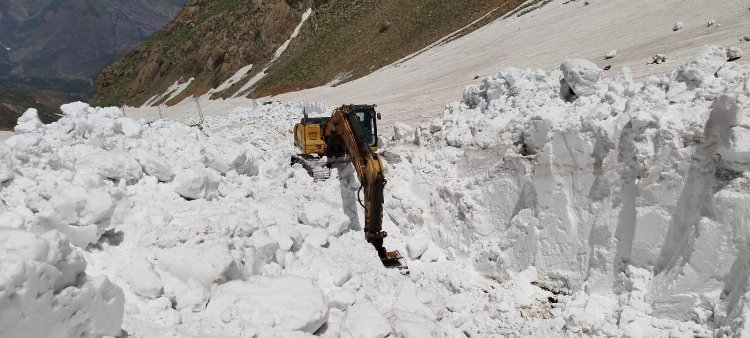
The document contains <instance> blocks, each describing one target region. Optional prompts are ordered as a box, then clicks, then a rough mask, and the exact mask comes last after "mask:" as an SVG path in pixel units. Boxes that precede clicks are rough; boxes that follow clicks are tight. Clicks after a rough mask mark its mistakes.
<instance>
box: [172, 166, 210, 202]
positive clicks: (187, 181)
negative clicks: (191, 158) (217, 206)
mask: <svg viewBox="0 0 750 338" xmlns="http://www.w3.org/2000/svg"><path fill="white" fill-rule="evenodd" d="M173 184H174V190H175V192H176V193H177V194H179V195H180V196H182V197H185V198H187V199H192V200H196V199H200V198H204V199H207V200H212V199H214V198H216V197H217V196H218V195H219V178H218V177H217V176H216V174H214V173H212V172H211V171H209V170H207V169H203V168H190V169H187V170H184V171H181V172H180V173H178V174H177V175H176V176H175V178H174V182H173Z"/></svg>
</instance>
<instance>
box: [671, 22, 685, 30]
mask: <svg viewBox="0 0 750 338" xmlns="http://www.w3.org/2000/svg"><path fill="white" fill-rule="evenodd" d="M683 29H685V24H684V23H683V22H682V21H677V22H675V24H674V26H672V30H673V31H675V32H676V31H679V30H683Z"/></svg>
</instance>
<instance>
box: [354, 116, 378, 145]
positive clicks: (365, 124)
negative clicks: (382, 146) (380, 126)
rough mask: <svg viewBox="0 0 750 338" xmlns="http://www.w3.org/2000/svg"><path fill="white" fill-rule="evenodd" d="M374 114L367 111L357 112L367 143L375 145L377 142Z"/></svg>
mask: <svg viewBox="0 0 750 338" xmlns="http://www.w3.org/2000/svg"><path fill="white" fill-rule="evenodd" d="M373 117H374V116H373V114H367V113H366V112H357V121H359V126H360V128H361V129H362V133H363V134H364V135H362V136H363V138H364V140H365V142H367V145H369V146H373V145H374V144H375V142H376V139H375V128H374V127H373Z"/></svg>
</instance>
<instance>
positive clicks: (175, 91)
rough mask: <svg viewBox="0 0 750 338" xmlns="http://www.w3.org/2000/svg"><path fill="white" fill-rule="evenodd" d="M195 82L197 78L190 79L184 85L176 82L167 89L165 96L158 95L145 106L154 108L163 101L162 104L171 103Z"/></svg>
mask: <svg viewBox="0 0 750 338" xmlns="http://www.w3.org/2000/svg"><path fill="white" fill-rule="evenodd" d="M193 80H195V78H192V77H191V78H190V79H188V80H187V81H185V82H183V83H180V81H175V82H174V83H173V84H172V85H171V86H169V88H167V90H166V91H164V93H163V94H161V95H156V96H154V97H152V98H150V99H149V100H148V101H146V103H145V104H144V105H145V106H153V105H155V104H156V103H157V102H160V101H162V102H169V101H170V100H172V99H174V98H175V97H177V96H178V95H180V93H182V92H183V91H184V90H185V89H187V87H188V86H190V84H191V83H192V82H193Z"/></svg>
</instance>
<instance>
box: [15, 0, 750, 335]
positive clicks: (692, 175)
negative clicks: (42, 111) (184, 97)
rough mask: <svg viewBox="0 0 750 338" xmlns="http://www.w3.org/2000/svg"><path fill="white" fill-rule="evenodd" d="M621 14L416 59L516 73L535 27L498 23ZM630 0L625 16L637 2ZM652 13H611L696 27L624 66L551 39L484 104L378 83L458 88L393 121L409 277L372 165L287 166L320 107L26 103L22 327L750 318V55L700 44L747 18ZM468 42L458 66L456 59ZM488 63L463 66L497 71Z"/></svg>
mask: <svg viewBox="0 0 750 338" xmlns="http://www.w3.org/2000/svg"><path fill="white" fill-rule="evenodd" d="M611 3H612V2H611V1H608V2H598V1H592V2H591V4H590V5H589V6H585V7H582V6H577V7H576V6H575V3H571V4H568V5H562V4H560V3H558V2H553V3H551V4H549V5H547V6H545V7H542V8H541V9H539V10H537V11H535V12H532V13H530V14H527V15H525V16H523V17H520V18H508V19H506V20H502V21H498V22H496V23H494V24H491V25H490V26H488V27H486V28H485V29H482V30H480V31H478V32H477V33H474V34H471V35H469V36H468V37H466V38H463V39H458V40H455V41H453V42H451V43H448V44H444V45H440V46H435V47H434V48H432V49H429V50H427V51H425V52H424V53H422V54H420V55H417V56H415V57H414V58H412V59H410V60H408V61H405V62H404V63H403V64H402V65H401V66H400V68H403V67H408V68H411V67H414V68H419V67H424V66H423V65H422V63H423V62H428V61H435V59H434V58H435V57H437V55H438V54H435V53H436V52H437V51H442V52H443V53H445V54H443V56H444V57H445V58H446V59H449V58H452V59H450V60H453V61H455V60H458V59H460V60H462V61H466V62H467V63H468V64H469V66H470V65H471V64H472V63H473V62H476V61H477V60H480V59H482V58H483V57H484V56H483V55H485V54H484V53H485V52H477V53H473V52H471V51H477V49H476V48H478V47H477V46H488V45H492V46H493V47H492V48H489V47H487V48H489V49H488V50H487V53H488V54H487V55H489V53H495V59H498V60H501V62H506V61H507V60H510V59H509V58H508V57H507V56H505V57H498V56H497V55H499V54H497V53H496V52H497V51H496V50H494V49H493V48H496V47H494V46H495V45H498V46H500V47H503V48H507V47H508V45H506V44H507V43H510V44H513V43H514V39H517V38H516V37H514V36H515V35H509V36H507V38H504V39H501V40H498V39H497V38H496V37H497V36H498V35H494V37H495V38H494V39H487V41H485V42H483V43H486V44H485V45H481V44H479V45H477V44H476V43H477V41H484V40H481V39H480V40H477V37H485V38H486V37H487V35H484V34H488V32H493V29H501V28H502V29H514V28H516V27H515V26H514V25H516V24H524V25H525V24H531V23H534V22H535V21H536V20H541V19H544V20H548V21H546V22H547V23H548V25H547V26H544V27H545V28H544V29H542V30H541V31H542V33H544V31H545V30H547V29H548V28H549V29H557V28H559V26H557V25H558V21H554V20H550V19H551V18H552V19H554V18H556V19H559V20H561V21H562V24H569V25H570V24H571V22H570V21H566V20H569V16H570V15H571V13H573V12H574V11H584V10H585V11H589V10H590V11H591V13H588V12H587V13H588V14H587V15H584V19H592V20H593V21H597V20H601V21H607V22H610V21H612V20H611V16H609V17H601V18H600V17H598V16H595V14H596V15H601V14H602V13H603V12H602V11H605V10H607V9H609V10H611V9H612V7H611V6H613V5H612V4H611ZM630 3H631V2H628V3H627V4H625V3H618V6H620V7H618V8H621V9H622V11H623V13H625V12H631V11H634V10H633V8H635V7H632V8H631V7H630V6H631V5H630ZM632 3H633V4H634V5H633V6H642V7H643V8H645V9H647V10H645V11H643V13H641V12H639V13H640V14H642V15H643V17H644V19H643V22H644V25H643V27H626V28H623V27H619V26H618V24H617V23H616V22H615V23H613V28H612V31H613V32H615V33H617V34H624V36H630V35H629V34H633V32H632V31H629V29H635V30H638V29H641V28H643V29H644V30H645V33H644V34H643V36H641V37H639V38H644V36H645V37H646V38H648V37H652V38H654V37H661V36H663V35H664V34H668V35H674V36H678V38H677V39H675V40H674V41H672V40H670V42H669V43H664V44H662V45H660V46H657V47H654V48H644V47H643V46H641V45H638V44H639V43H640V42H634V41H625V40H613V41H610V42H609V43H607V44H606V46H612V47H616V48H618V51H620V52H619V55H618V57H617V59H616V61H617V62H618V63H616V64H614V65H615V67H616V68H615V69H613V70H612V71H610V72H607V71H601V70H599V67H598V66H597V65H596V64H592V63H590V62H588V61H585V59H581V57H583V56H587V55H590V56H591V57H590V58H589V59H599V60H601V51H602V50H601V48H602V46H605V44H603V43H600V42H601V41H599V42H597V40H599V39H600V37H599V35H595V34H594V35H591V36H593V37H595V38H592V39H591V40H592V41H593V42H592V45H589V44H588V43H587V42H583V43H580V44H576V43H574V42H575V41H571V42H570V43H566V44H560V45H559V46H560V47H555V48H560V50H556V51H555V53H557V52H560V53H564V52H565V48H570V47H568V46H569V45H574V47H575V48H578V49H580V53H577V52H576V53H572V52H568V53H564V55H566V56H568V57H569V59H568V60H563V59H564V57H561V56H560V55H557V56H555V57H556V58H555V61H554V64H547V61H545V60H549V59H551V58H552V57H553V56H554V55H550V54H548V51H549V50H547V49H544V48H541V49H537V50H536V51H537V52H539V54H538V55H537V54H534V55H536V57H534V58H528V60H529V61H528V62H529V63H523V62H519V63H518V64H519V65H520V66H522V67H529V66H537V67H542V68H543V69H527V68H505V67H500V66H498V65H497V64H496V63H488V66H487V67H494V68H492V70H491V71H489V70H488V71H487V72H486V73H489V74H490V75H489V76H486V77H484V78H481V79H480V80H479V81H478V82H476V83H474V84H471V85H469V86H467V87H466V88H465V89H464V90H463V92H461V91H460V90H455V88H454V87H455V86H453V82H456V83H457V84H456V85H459V84H460V81H455V80H454V79H449V80H450V81H452V84H451V85H450V86H444V87H440V89H435V88H438V87H435V86H433V85H432V84H431V85H430V86H423V87H419V86H418V83H415V82H408V83H409V84H411V85H413V87H411V86H407V85H405V84H404V83H406V82H404V78H402V77H398V76H396V77H395V78H394V84H393V87H389V88H387V89H383V90H384V92H383V91H381V92H378V93H375V94H383V93H386V94H387V91H388V90H391V91H393V90H395V89H393V88H396V87H398V86H401V87H398V90H399V91H403V94H404V95H407V96H404V97H408V98H409V99H410V100H407V101H405V103H404V106H405V107H408V109H414V107H422V108H424V107H428V106H429V105H425V103H424V102H420V100H419V99H417V98H419V97H430V98H431V100H433V101H434V100H437V99H440V98H445V96H444V95H445V94H443V91H451V90H455V91H456V92H455V93H451V94H450V95H449V96H451V97H454V96H455V98H457V99H459V100H458V101H453V102H450V103H448V104H446V105H445V106H444V109H442V110H441V111H442V114H435V112H434V111H425V112H424V114H426V115H425V116H424V117H420V118H419V119H422V120H425V121H424V123H421V124H418V125H416V126H413V125H409V124H406V123H396V122H395V121H394V123H393V127H394V128H393V129H392V130H391V128H381V134H383V135H382V137H381V140H380V143H379V148H380V152H381V154H382V155H383V156H382V158H383V160H384V164H385V168H386V176H387V179H388V184H387V185H386V190H385V205H384V217H383V228H384V230H385V231H387V232H388V237H387V238H386V243H385V246H386V247H387V248H388V249H397V250H399V251H400V252H401V253H402V254H403V255H404V256H405V257H406V259H407V260H408V265H409V272H410V274H408V275H404V274H401V273H400V272H399V271H397V270H390V269H386V268H384V267H383V266H382V264H381V262H380V261H379V259H378V258H377V254H376V252H375V250H374V248H373V247H372V246H371V245H370V244H368V243H367V242H366V240H365V238H364V235H363V233H362V230H361V229H362V227H363V225H364V210H363V208H362V207H361V206H359V204H358V203H357V193H358V189H359V187H360V184H359V182H358V181H357V178H356V175H355V173H354V170H353V168H352V166H351V165H348V164H337V165H335V166H333V168H332V172H331V177H330V178H329V179H327V180H324V181H317V182H316V181H314V180H313V179H312V178H311V177H309V175H308V174H307V172H306V171H305V170H304V169H303V168H301V167H299V166H290V165H289V157H290V155H292V154H294V153H295V152H296V150H295V149H294V147H293V144H292V142H291V132H292V127H293V125H294V123H295V122H297V121H299V119H300V118H301V117H302V116H303V111H305V112H307V113H309V114H310V115H312V116H323V115H327V114H328V108H327V107H326V104H324V103H314V102H308V103H280V102H275V103H269V104H263V105H256V104H255V103H253V102H250V101H244V102H242V101H232V100H225V101H212V102H207V104H206V105H205V106H204V108H205V109H206V111H207V112H211V115H207V116H206V117H205V120H204V121H203V125H202V128H200V129H199V128H193V127H189V125H191V124H192V123H191V122H192V121H191V120H189V119H186V118H185V117H187V116H188V115H189V114H188V113H189V111H188V110H187V109H185V107H184V106H179V105H178V106H176V107H173V108H172V109H173V110H172V112H168V114H167V115H168V117H169V118H175V117H183V119H182V120H179V119H178V120H169V119H166V120H158V121H155V122H151V123H145V122H144V121H141V120H131V119H130V118H125V117H124V116H123V114H122V111H121V110H120V109H118V108H95V107H89V106H88V105H87V104H84V103H80V102H78V103H73V104H68V105H65V106H63V107H61V110H62V111H63V114H64V116H63V117H62V118H61V119H60V120H59V121H58V122H55V123H52V124H49V125H43V124H40V123H37V122H36V119H34V115H35V114H34V113H32V112H27V116H26V118H25V119H23V120H22V121H21V123H20V128H19V129H18V130H20V131H21V132H18V133H17V134H16V135H14V136H12V137H10V138H9V139H7V140H6V141H5V142H4V143H3V144H2V145H0V180H1V181H3V183H2V185H1V186H0V327H2V328H3V330H2V332H0V336H3V337H4V336H8V337H16V336H50V335H63V336H105V335H107V336H133V337H163V336H177V337H195V336H198V337H203V336H211V337H213V336H262V337H263V336H285V337H286V336H300V337H304V336H310V335H312V334H315V335H320V336H323V337H339V336H344V337H355V336H357V337H385V336H389V335H390V336H394V337H402V336H403V337H422V336H428V337H429V336H441V337H461V336H550V337H556V336H615V337H622V336H649V337H651V336H653V337H668V336H677V337H684V336H722V335H727V336H731V335H738V334H739V335H741V334H743V333H747V332H750V325H748V323H750V308H748V306H747V304H748V303H749V302H748V300H750V292H748V290H747V285H748V276H750V269H748V267H747V264H746V262H747V260H748V259H749V258H750V256H748V252H747V245H748V238H747V233H748V231H747V229H746V228H747V226H748V221H747V220H748V219H750V188H749V187H750V116H749V115H748V112H750V107H749V106H748V105H749V104H750V67H749V66H747V65H746V64H743V63H738V62H729V61H728V59H729V55H728V53H727V51H728V50H729V48H727V47H720V46H706V47H700V48H692V47H690V48H688V47H685V45H684V43H685V41H686V40H685V39H681V38H679V37H680V34H690V32H694V31H695V30H696V29H698V27H699V26H702V25H701V24H700V23H702V22H705V19H706V17H707V16H708V15H710V17H711V18H716V19H717V20H721V22H722V23H726V25H725V26H723V27H722V28H721V29H711V30H710V31H711V32H710V33H706V34H712V35H709V38H711V39H715V40H717V41H719V42H721V41H723V40H722V39H724V36H725V35H723V34H727V35H729V34H730V33H731V34H734V33H733V32H735V33H736V31H735V30H733V29H736V27H738V26H739V25H738V22H737V19H736V17H735V16H734V14H733V13H730V11H729V10H726V9H723V8H719V7H721V6H713V7H712V8H711V11H714V10H715V11H716V12H711V13H705V14H701V16H700V17H698V16H696V15H695V11H696V8H697V7H696V6H695V2H693V1H686V2H684V5H682V6H684V7H680V8H681V9H683V11H682V12H680V13H679V15H680V18H679V19H680V20H684V21H685V22H686V23H687V25H686V27H687V28H685V29H684V30H682V31H679V32H677V33H673V32H670V31H669V29H668V28H669V27H668V26H666V27H664V24H665V23H667V24H668V23H669V22H671V21H672V20H674V19H675V18H672V19H670V18H671V14H670V16H669V18H667V19H664V17H665V14H664V13H663V11H665V10H666V9H665V7H662V5H663V6H677V5H676V2H674V1H664V3H663V4H662V3H661V2H659V3H655V2H648V6H654V7H648V6H646V5H645V2H642V1H633V2H632ZM727 3H728V4H729V5H728V6H731V5H735V4H736V2H731V1H728V2H727ZM714 7H716V8H719V9H716V8H714ZM581 8H583V9H581ZM703 10H706V9H705V6H704V7H703ZM659 11H662V13H659ZM651 12H657V14H653V15H652V14H651ZM617 13H619V12H617ZM670 13H671V12H670ZM659 15H661V18H660V20H656V19H655V18H656V17H657V16H659ZM589 16H590V17H589ZM699 19H700V21H698V20H699ZM696 22H697V23H698V24H696ZM547 27H548V28H547ZM571 27H575V28H576V29H580V30H582V33H581V34H586V30H587V29H588V28H587V27H584V26H581V25H580V24H578V25H571ZM733 27H734V28H733ZM619 28H623V29H622V30H621V31H617V29H619ZM700 29H702V31H708V30H706V29H705V27H700ZM725 29H726V31H724V30H725ZM514 31H515V30H514ZM665 31H666V32H665ZM494 32H495V33H497V32H498V31H494ZM655 32H656V33H655ZM547 33H549V31H547ZM531 34H532V33H531V31H530V32H529V33H525V32H524V33H521V34H518V35H519V36H524V37H525V38H529V35H531ZM533 34H536V33H533ZM608 34H610V33H609V31H607V32H604V33H603V34H602V35H604V36H607V35H608ZM735 35H736V34H735ZM490 36H492V35H490ZM550 36H552V35H550ZM609 36H610V37H611V35H609ZM681 37H682V38H684V37H685V36H681ZM703 38H705V37H702V38H701V39H703ZM565 39H567V40H566V41H568V40H570V39H572V38H571V36H570V35H568V36H566V37H565ZM644 39H645V38H644ZM732 39H733V40H734V41H733V42H736V36H733V38H732ZM552 40H554V39H552ZM626 40H627V39H626ZM687 40H689V41H690V42H691V43H692V42H695V41H696V40H690V39H687ZM467 41H469V42H472V43H474V45H471V46H474V47H471V48H469V47H467V46H469V45H467ZM699 41H702V40H699ZM528 42H529V44H530V45H531V46H530V47H529V48H531V47H536V48H539V47H540V46H541V45H540V44H537V43H535V42H534V41H533V40H528ZM544 43H546V44H551V43H552V42H550V40H546V42H544ZM596 43H598V45H597V46H596V48H594V47H593V44H596ZM700 45H701V46H702V44H700ZM721 45H722V46H725V45H730V44H725V43H721ZM544 46H547V45H544ZM500 47H497V48H500ZM459 48H464V50H463V54H461V55H462V56H461V58H458V57H457V56H456V55H455V54H451V53H453V52H455V51H457V50H459ZM481 48H485V47H481ZM525 48H527V47H524V46H519V50H520V51H524V50H525ZM688 50H689V51H690V52H694V56H693V57H685V55H684V53H686V52H687V51H688ZM452 51H453V52H452ZM526 51H529V50H526ZM469 52H471V53H469ZM659 52H665V53H667V52H668V53H669V55H670V57H669V59H668V60H666V62H664V63H662V64H660V65H659V66H658V67H661V68H656V67H657V66H656V65H646V64H647V63H648V61H649V56H650V55H653V54H655V53H659ZM467 54H471V55H477V56H476V57H475V56H469V55H467ZM522 55H523V54H522ZM528 55H532V54H528V53H527V54H525V56H526V57H528ZM485 56H486V55H485ZM502 60H505V61H502ZM524 61H526V60H524ZM561 61H562V62H561ZM493 62H494V61H493ZM612 62H614V60H613V61H612ZM619 62H622V63H619ZM454 63H455V64H460V63H459V62H454ZM532 63H533V64H532ZM436 64H439V63H436ZM627 64H633V65H636V66H635V68H634V69H632V70H629V69H627V68H621V66H622V65H627ZM420 65H422V66H420ZM493 65H494V66H493ZM417 66H419V67H417ZM433 66H434V65H433ZM651 67H654V68H651ZM667 67H669V68H667ZM433 68H441V67H433ZM462 69H463V68H462ZM501 69H502V70H501ZM659 69H660V70H667V69H669V70H670V72H669V73H667V74H665V75H658V74H659V73H658V72H651V71H652V70H659ZM412 70H413V68H412ZM443 70H446V69H443V68H441V71H443ZM471 70H472V71H467V72H465V73H462V76H465V77H466V76H468V77H471V76H472V75H473V74H477V73H482V74H484V72H480V71H476V72H475V71H474V70H476V68H474V69H471ZM498 70H499V72H498ZM453 71H455V72H457V71H458V70H456V69H452V70H451V69H450V68H449V69H448V70H447V72H448V73H450V72H453ZM383 72H393V70H392V69H391V70H388V69H386V70H383ZM391 74H397V73H391ZM419 74H420V73H419V71H417V73H416V75H419ZM445 74H446V73H440V74H437V73H422V75H425V78H426V79H433V80H434V79H435V77H437V76H438V75H440V76H443V75H445ZM639 74H640V75H639ZM647 74H649V75H647ZM411 75H415V74H411ZM428 75H429V76H428ZM379 76H382V74H379V73H376V74H374V75H373V76H372V77H368V79H365V80H362V81H376V80H377V78H378V77H379ZM441 79H442V78H441ZM419 81H422V80H421V78H420V80H419ZM440 81H443V80H440ZM440 81H436V83H437V85H438V86H443V85H444V84H445V83H443V84H442V85H441V84H440ZM446 81H447V80H446ZM355 82H357V81H355ZM358 83H360V84H361V83H364V82H358ZM354 85H355V84H354V82H353V83H351V84H345V85H342V87H343V86H354ZM350 88H351V87H350ZM320 90H330V89H320ZM336 90H338V89H336ZM571 91H572V93H575V94H576V95H575V96H573V95H572V93H571ZM417 92H418V93H417ZM330 93H333V92H329V94H330ZM362 93H364V92H362ZM462 93H463V95H461V94H462ZM375 94H373V95H375ZM367 95H370V94H367ZM408 95H413V96H408ZM383 97H389V99H392V97H390V96H388V95H385V96H383ZM366 98H367V97H363V99H366ZM356 101H357V102H361V100H356ZM238 102H239V103H238ZM331 102H334V101H331ZM229 106H232V108H231V109H230V110H228V111H225V110H223V109H225V108H226V107H229ZM181 107H182V108H181ZM222 107H223V108H222ZM214 108H215V109H214ZM380 108H381V106H379V109H380ZM179 109H183V111H175V110H179ZM388 109H390V108H388V106H387V105H386V106H385V107H384V110H388ZM425 109H426V108H425ZM129 112H130V110H129ZM391 114H392V115H391V116H394V115H395V114H393V112H392V111H391ZM25 115H26V114H25ZM137 115H138V112H137V111H136V112H135V114H134V116H135V117H136V118H138V116H137ZM386 116H388V115H387V114H386ZM396 116H397V117H398V118H403V119H405V120H406V122H413V121H414V116H415V115H414V114H413V113H412V114H411V115H410V114H403V115H396ZM132 117H133V116H131V118H132ZM419 119H417V120H419Z"/></svg>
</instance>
